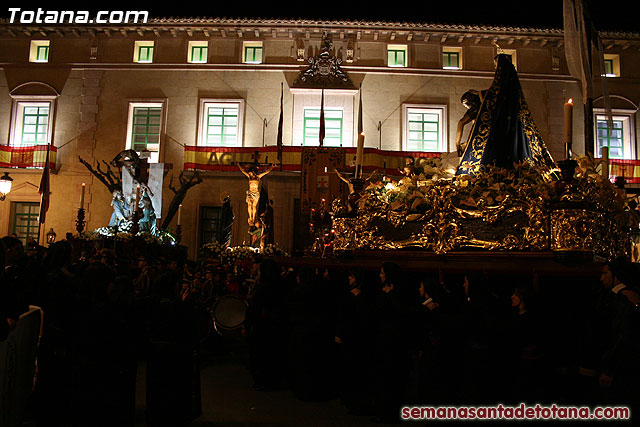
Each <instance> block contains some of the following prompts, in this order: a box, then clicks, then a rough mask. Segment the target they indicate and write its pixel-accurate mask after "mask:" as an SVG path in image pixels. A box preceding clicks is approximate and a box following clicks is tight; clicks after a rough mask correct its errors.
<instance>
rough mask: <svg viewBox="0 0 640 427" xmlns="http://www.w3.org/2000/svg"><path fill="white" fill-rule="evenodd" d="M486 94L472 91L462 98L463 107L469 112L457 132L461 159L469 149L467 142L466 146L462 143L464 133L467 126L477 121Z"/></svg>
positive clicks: (461, 120)
mask: <svg viewBox="0 0 640 427" xmlns="http://www.w3.org/2000/svg"><path fill="white" fill-rule="evenodd" d="M485 92H486V91H482V92H479V91H477V90H474V89H471V90H468V91H466V92H465V93H464V94H463V95H462V97H461V98H460V102H462V105H464V107H465V108H466V109H467V110H468V111H467V112H466V113H465V114H464V116H462V118H461V119H460V120H459V121H458V128H457V130H456V149H457V150H458V156H459V157H462V154H463V153H464V150H465V148H466V147H467V143H466V142H465V143H464V144H462V143H461V139H462V132H463V131H464V127H465V126H466V125H467V124H469V123H473V122H474V121H475V120H476V117H477V116H478V111H480V106H481V105H482V99H483V97H484V94H485Z"/></svg>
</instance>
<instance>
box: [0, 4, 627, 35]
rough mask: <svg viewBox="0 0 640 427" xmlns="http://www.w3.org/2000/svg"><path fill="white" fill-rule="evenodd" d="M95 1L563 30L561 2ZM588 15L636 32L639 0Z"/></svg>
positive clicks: (162, 12) (155, 13)
mask: <svg viewBox="0 0 640 427" xmlns="http://www.w3.org/2000/svg"><path fill="white" fill-rule="evenodd" d="M162 3H163V4H158V2H156V1H153V0H147V1H145V2H140V1H138V2H136V1H130V2H99V1H98V2H95V4H96V6H94V7H90V9H89V11H91V12H95V11H97V10H107V11H113V10H146V11H148V12H149V17H150V18H169V17H176V18H195V17H200V18H273V19H277V18H282V19H286V18H292V19H298V18H303V19H318V20H355V21H359V20H363V21H388V22H413V23H442V24H467V25H496V26H512V27H532V28H558V29H561V28H562V26H563V23H562V20H563V18H562V11H563V0H512V1H481V0H475V1H470V0H420V1H415V0H410V1H403V2H397V1H395V2H394V1H389V0H381V1H376V0H369V1H349V0H346V1H345V0H340V1H335V0H330V1H327V0H324V1H322V0H312V1H289V0H287V1H264V0H263V1H259V2H256V1H246V0H244V1H243V0H217V1H209V2H202V3H199V4H198V5H196V4H187V3H191V2H182V3H183V4H176V3H175V2H162ZM193 3H195V2H193ZM586 4H587V7H588V8H589V10H590V11H591V13H590V15H591V17H592V19H593V21H594V23H595V25H596V28H598V29H599V30H620V31H632V32H640V23H639V22H638V21H639V20H640V17H639V15H638V13H637V12H636V10H637V6H638V4H639V3H638V2H637V0H614V1H602V0H601V1H595V0H587V1H586ZM9 7H20V8H21V9H25V10H37V8H38V6H37V3H31V2H29V3H24V2H20V1H17V0H9V1H8V2H7V3H6V6H4V7H3V8H2V10H0V12H1V13H0V15H1V16H3V17H8V16H9V12H8V8H9ZM40 7H41V8H42V9H43V10H72V11H77V10H86V8H87V7H89V6H88V5H87V4H82V5H80V4H78V3H74V2H68V3H54V2H51V3H46V5H43V6H40Z"/></svg>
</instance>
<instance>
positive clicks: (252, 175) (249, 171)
mask: <svg viewBox="0 0 640 427" xmlns="http://www.w3.org/2000/svg"><path fill="white" fill-rule="evenodd" d="M237 165H238V168H239V169H240V171H241V172H242V173H243V174H244V175H245V176H246V177H247V178H249V190H247V198H246V201H247V212H248V213H249V219H248V220H247V222H248V223H249V226H252V225H254V224H255V223H256V220H257V218H256V214H257V212H258V202H259V201H260V180H261V179H262V178H263V177H264V176H265V175H266V174H268V173H269V172H271V171H272V170H273V168H274V166H275V165H273V164H271V165H270V166H269V168H268V169H267V170H265V171H264V172H262V173H258V162H257V158H254V162H253V164H250V165H249V167H248V168H246V169H245V168H244V167H243V166H242V164H240V163H237Z"/></svg>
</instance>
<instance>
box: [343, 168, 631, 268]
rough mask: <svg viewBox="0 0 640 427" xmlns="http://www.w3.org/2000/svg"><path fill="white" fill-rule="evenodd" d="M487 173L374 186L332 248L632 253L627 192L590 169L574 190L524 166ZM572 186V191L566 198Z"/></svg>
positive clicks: (421, 177)
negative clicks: (625, 195)
mask: <svg viewBox="0 0 640 427" xmlns="http://www.w3.org/2000/svg"><path fill="white" fill-rule="evenodd" d="M437 166H438V165H436V167H437ZM481 172H482V173H480V174H478V175H477V176H475V177H470V176H459V177H456V178H455V179H449V178H440V176H444V175H445V174H441V175H438V174H434V176H436V178H435V179H428V178H427V177H426V176H424V175H423V174H421V175H419V176H413V177H405V178H403V179H402V180H400V181H399V182H386V181H383V182H378V183H373V184H371V185H369V187H368V188H366V189H365V190H364V192H363V197H362V199H361V201H360V208H359V210H358V215H357V217H355V218H337V219H336V223H335V224H336V227H335V229H336V239H335V241H334V248H335V249H336V250H354V249H402V248H420V249H424V250H431V251H433V252H435V253H437V254H444V253H447V252H450V251H455V250H460V249H469V248H476V249H485V250H499V251H508V250H518V251H548V250H552V251H557V252H568V251H572V252H584V251H587V252H591V253H594V254H598V255H601V256H604V257H612V256H619V255H624V254H626V253H628V251H629V250H630V237H629V230H630V227H631V226H634V227H635V228H636V229H637V227H638V221H637V219H635V220H634V219H633V218H636V217H634V216H633V215H632V213H631V212H630V210H629V207H628V205H627V203H626V198H625V197H624V195H623V193H620V192H619V191H617V189H615V188H614V187H613V185H611V183H610V182H609V181H607V180H602V179H600V178H598V177H599V175H594V174H592V173H591V171H590V169H588V168H586V169H581V172H580V173H578V174H577V176H576V178H575V179H573V178H572V179H573V180H572V181H571V183H570V184H571V185H566V184H567V183H566V182H564V183H563V184H562V185H558V184H559V183H561V181H548V180H547V179H546V177H547V176H548V175H546V174H544V173H541V172H540V171H539V170H537V169H536V168H535V167H534V166H532V165H530V164H526V163H525V164H521V165H516V168H515V169H514V170H506V169H499V168H491V167H490V168H485V169H484V170H483V171H481ZM568 189H569V190H570V191H571V192H573V193H574V194H572V195H568V194H565V193H566V192H567V191H568Z"/></svg>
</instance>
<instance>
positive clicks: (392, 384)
mask: <svg viewBox="0 0 640 427" xmlns="http://www.w3.org/2000/svg"><path fill="white" fill-rule="evenodd" d="M637 277H638V275H637V273H636V267H635V265H633V264H631V263H629V262H623V261H616V262H611V263H607V264H604V265H603V274H602V277H600V278H599V277H593V278H592V280H591V281H590V280H589V277H588V276H583V277H570V276H569V277H563V276H560V277H537V276H533V277H531V276H528V275H512V274H510V275H507V274H502V275H501V274H493V275H488V274H484V273H478V272H474V273H471V272H470V273H466V274H464V273H455V274H454V273H449V274H443V273H441V272H434V273H425V272H416V271H401V269H400V267H399V266H398V265H397V264H395V263H392V262H385V263H383V264H382V265H381V268H380V270H377V271H370V270H359V269H355V270H350V271H344V270H341V269H328V268H317V267H297V268H291V269H282V268H280V269H279V268H278V266H277V265H275V264H274V263H270V262H268V260H267V261H266V262H265V264H262V265H261V266H260V280H259V286H257V287H256V289H255V292H254V294H253V299H252V301H251V303H250V306H249V317H248V319H247V332H248V338H249V344H250V350H251V356H252V358H251V360H252V366H251V368H252V373H253V378H254V381H255V386H256V387H257V388H258V389H264V390H271V389H282V388H285V387H286V388H289V389H290V390H292V391H293V393H294V394H295V395H296V396H297V397H298V398H300V399H303V400H317V399H330V398H339V399H340V401H341V402H342V403H343V404H344V405H345V406H346V408H347V409H348V410H349V411H350V412H352V413H354V414H359V415H370V416H371V417H372V419H373V420H376V421H380V422H384V423H391V422H397V421H399V419H398V418H399V414H400V408H401V407H402V406H405V405H418V406H423V405H479V404H481V405H495V404H498V403H503V404H513V405H518V404H520V403H521V402H525V403H529V404H535V403H540V404H548V405H550V404H552V403H558V404H565V405H567V406H570V405H577V406H595V405H606V404H608V405H621V406H628V407H632V408H635V407H637V401H638V393H637V391H636V384H637V382H638V380H639V379H640V340H639V339H638V338H640V332H639V331H640V329H639V326H640V311H639V309H638V303H640V297H639V296H638V294H639V288H638V283H637V280H638V279H637Z"/></svg>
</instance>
